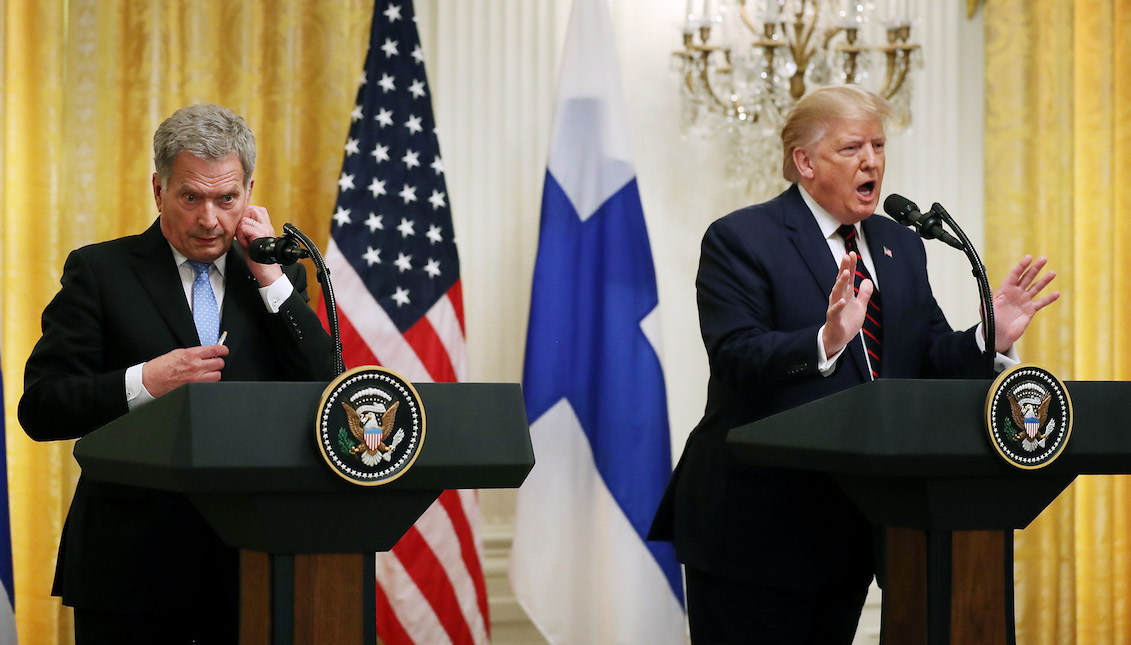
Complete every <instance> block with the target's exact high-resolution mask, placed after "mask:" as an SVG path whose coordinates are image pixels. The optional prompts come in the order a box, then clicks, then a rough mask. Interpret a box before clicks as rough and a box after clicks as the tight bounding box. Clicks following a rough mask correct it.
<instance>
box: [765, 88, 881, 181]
mask: <svg viewBox="0 0 1131 645" xmlns="http://www.w3.org/2000/svg"><path fill="white" fill-rule="evenodd" d="M891 116H892V109H891V105H890V104H889V103H888V102H887V101H886V100H884V99H883V97H881V96H878V95H876V94H873V93H872V92H869V91H867V90H864V89H861V88H859V87H857V86H855V85H834V86H831V87H819V88H817V89H815V90H813V91H812V92H809V93H808V94H806V95H805V96H803V97H802V98H801V100H800V101H798V102H797V105H795V106H793V110H792V111H790V113H789V115H788V116H786V118H785V125H784V126H782V130H781V143H782V152H783V153H784V158H783V159H782V176H784V177H785V180H786V181H788V182H790V183H797V182H798V181H800V179H801V174H800V173H799V172H798V170H797V165H796V164H794V163H793V151H794V150H796V149H798V148H801V149H802V150H808V149H810V148H812V147H813V146H815V145H816V144H817V142H819V141H820V140H821V138H822V137H824V136H825V133H827V132H828V129H829V123H830V122H831V121H834V120H837V119H859V120H866V121H879V122H880V123H881V124H884V125H886V124H887V122H888V120H889V119H891Z"/></svg>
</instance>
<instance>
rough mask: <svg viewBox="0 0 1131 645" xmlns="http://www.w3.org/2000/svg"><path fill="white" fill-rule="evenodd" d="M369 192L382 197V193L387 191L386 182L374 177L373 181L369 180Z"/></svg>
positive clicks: (375, 196)
mask: <svg viewBox="0 0 1131 645" xmlns="http://www.w3.org/2000/svg"><path fill="white" fill-rule="evenodd" d="M369 192H371V193H373V197H374V198H377V197H380V196H381V195H384V194H386V192H385V182H383V181H381V180H380V179H377V178H376V177H374V178H373V181H371V182H369Z"/></svg>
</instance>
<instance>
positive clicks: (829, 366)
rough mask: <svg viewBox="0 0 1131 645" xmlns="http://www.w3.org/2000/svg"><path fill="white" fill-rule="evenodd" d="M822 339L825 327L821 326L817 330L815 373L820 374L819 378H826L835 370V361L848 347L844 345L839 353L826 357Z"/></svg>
mask: <svg viewBox="0 0 1131 645" xmlns="http://www.w3.org/2000/svg"><path fill="white" fill-rule="evenodd" d="M824 338H825V326H824V325H821V328H820V329H818V330H817V371H818V372H820V373H821V376H828V375H830V374H832V373H833V371H834V370H836V362H837V359H839V358H840V355H841V354H843V353H844V350H845V349H847V347H848V346H847V345H845V346H844V347H841V348H840V351H839V352H837V353H836V354H833V355H832V356H826V355H825V341H824Z"/></svg>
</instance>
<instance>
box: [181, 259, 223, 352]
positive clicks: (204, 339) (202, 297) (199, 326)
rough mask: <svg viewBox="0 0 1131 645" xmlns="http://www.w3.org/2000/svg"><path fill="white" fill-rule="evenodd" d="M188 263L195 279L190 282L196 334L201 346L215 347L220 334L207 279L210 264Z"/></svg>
mask: <svg viewBox="0 0 1131 645" xmlns="http://www.w3.org/2000/svg"><path fill="white" fill-rule="evenodd" d="M188 263H189V265H190V266H191V267H192V269H193V271H196V279H195V280H193V281H192V319H193V320H194V321H195V322H196V334H197V335H198V336H200V344H201V345H215V344H216V340H217V338H218V337H219V334H220V310H219V308H218V307H217V306H216V294H214V293H212V282H211V281H210V280H209V279H208V269H209V268H211V267H212V263H211V262H197V261H196V260H189V261H188Z"/></svg>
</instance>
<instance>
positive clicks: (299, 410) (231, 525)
mask: <svg viewBox="0 0 1131 645" xmlns="http://www.w3.org/2000/svg"><path fill="white" fill-rule="evenodd" d="M325 386H326V384H324V383H194V384H190V385H187V386H184V387H181V388H178V389H177V390H174V391H173V392H170V393H169V394H166V395H165V396H163V397H161V398H159V399H157V400H156V401H154V402H152V403H150V404H148V405H146V406H144V407H142V408H139V409H138V410H135V411H133V412H131V413H129V414H127V415H126V416H124V417H121V418H119V419H117V420H115V421H113V422H111V423H109V424H107V425H106V426H104V427H102V428H100V429H98V430H96V431H95V432H93V433H91V434H89V435H87V436H86V437H83V438H82V439H80V440H79V441H78V442H77V443H76V444H75V458H76V459H77V460H78V462H79V465H80V466H81V467H82V469H83V474H84V476H86V477H90V478H92V479H95V480H99V481H107V482H113V483H118V484H126V485H130V486H140V487H144V488H153V489H158V490H165V491H172V492H179V493H183V494H185V495H186V496H187V497H188V498H189V499H190V500H191V501H192V502H193V504H194V505H195V506H196V507H197V509H198V510H199V511H200V512H201V514H202V515H203V516H204V517H205V519H207V520H208V522H209V523H210V524H211V525H212V527H213V528H214V529H215V530H216V532H217V533H218V534H219V535H220V537H221V538H222V539H223V540H224V541H225V542H226V543H228V544H229V545H231V546H233V547H237V548H239V549H241V550H243V552H242V554H241V561H242V569H243V571H242V574H241V584H242V589H241V596H242V597H243V603H242V604H243V610H242V619H241V620H242V622H241V642H242V643H267V642H271V643H288V644H290V643H308V642H309V643H325V642H373V640H374V639H373V638H371V637H372V629H373V627H372V625H373V624H374V621H372V620H370V619H369V617H371V616H372V615H373V613H372V612H373V609H372V608H373V603H372V602H369V600H370V599H372V597H373V588H372V587H373V585H372V584H370V582H371V580H370V579H369V578H370V576H367V575H366V574H365V555H364V554H366V553H372V552H374V551H387V550H389V549H391V548H392V547H393V545H395V544H396V543H397V541H398V540H399V539H400V538H401V536H403V535H404V534H405V532H407V531H408V529H409V528H411V527H412V525H413V523H414V522H415V521H416V520H417V518H419V517H420V515H421V514H422V513H423V512H424V511H425V510H427V509H428V507H429V506H431V505H432V503H433V502H434V501H436V499H437V498H438V497H439V495H440V493H441V492H443V491H444V490H447V489H460V488H515V487H518V486H519V485H520V484H521V483H522V481H523V480H524V479H525V478H526V475H527V473H529V472H530V469H531V468H532V467H533V465H534V451H533V448H532V446H531V444H530V432H529V427H528V425H527V421H526V412H525V407H524V405H523V401H522V392H521V389H520V387H519V386H518V385H517V384H494V383H421V384H416V385H415V386H414V387H415V388H416V389H417V392H418V393H419V395H420V399H421V402H422V404H423V406H424V410H425V414H426V419H427V427H426V432H425V438H424V443H423V446H422V448H421V451H420V454H419V456H418V457H417V460H416V462H415V463H414V464H413V466H412V467H411V468H410V469H409V470H408V471H407V472H406V473H405V474H404V475H403V476H401V477H400V478H399V479H397V480H395V481H393V482H390V483H388V484H386V485H384V486H378V487H364V486H357V485H354V484H352V483H350V482H347V481H346V480H344V479H342V478H341V477H339V476H337V475H336V474H335V473H334V472H333V471H332V470H331V469H330V467H329V466H327V465H326V464H325V462H324V461H323V459H322V456H321V455H320V453H319V451H318V447H317V441H316V438H315V437H316V433H315V417H316V413H317V409H318V405H319V401H320V399H321V396H322V392H323V390H324V389H325ZM268 554H269V555H270V557H268ZM330 554H340V555H339V556H334V555H330ZM369 562H372V558H371V557H370V558H369ZM370 570H372V569H370ZM353 606H356V607H357V611H351V610H349V609H347V610H345V611H343V609H342V608H343V607H347V608H348V607H353Z"/></svg>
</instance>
